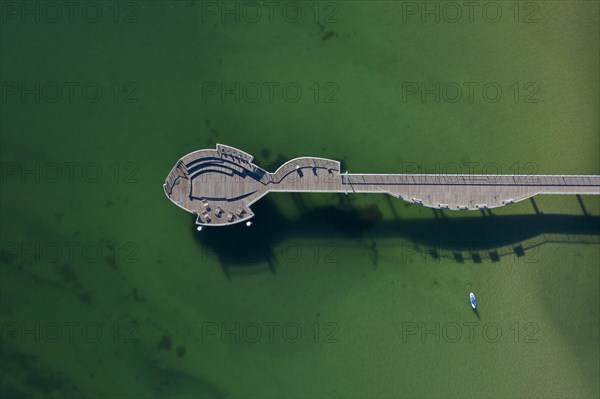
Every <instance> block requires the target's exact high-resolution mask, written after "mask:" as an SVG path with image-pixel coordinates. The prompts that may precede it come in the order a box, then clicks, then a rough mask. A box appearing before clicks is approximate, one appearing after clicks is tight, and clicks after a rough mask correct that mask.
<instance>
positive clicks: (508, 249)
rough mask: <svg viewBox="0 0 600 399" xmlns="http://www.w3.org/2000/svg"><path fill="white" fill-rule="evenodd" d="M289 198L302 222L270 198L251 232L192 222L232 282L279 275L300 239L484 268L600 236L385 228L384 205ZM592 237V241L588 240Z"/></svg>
mask: <svg viewBox="0 0 600 399" xmlns="http://www.w3.org/2000/svg"><path fill="white" fill-rule="evenodd" d="M280 195H281V194H280ZM282 195H290V201H292V203H294V204H295V205H296V207H297V208H298V211H299V213H300V215H299V217H298V218H297V219H294V220H291V219H289V218H287V217H286V216H285V215H283V214H282V213H281V212H279V210H278V208H277V206H276V204H275V203H274V202H273V201H272V200H270V199H269V198H268V197H265V198H262V199H261V200H260V201H258V202H257V203H255V204H254V205H253V206H252V209H253V211H254V213H255V215H256V216H255V218H254V224H253V225H252V226H251V227H246V225H245V224H243V223H240V224H236V225H232V226H227V227H216V228H208V229H206V230H203V231H201V232H198V231H196V229H195V226H194V223H193V221H194V220H195V219H190V228H191V229H193V230H192V232H193V234H194V237H195V239H196V241H197V243H198V245H199V247H200V248H202V250H203V251H206V252H208V253H209V254H210V256H215V257H216V258H217V259H218V260H219V262H220V264H221V266H222V268H223V271H224V272H225V274H226V275H227V276H228V277H231V274H236V275H237V274H247V273H256V272H264V271H265V269H266V268H265V267H264V265H265V264H267V265H268V269H269V270H270V271H271V272H272V273H274V274H276V273H277V261H278V259H277V258H278V255H280V254H279V252H280V251H276V250H275V248H276V247H277V246H281V245H282V244H286V243H287V244H286V245H288V246H289V248H288V249H289V250H290V251H291V253H292V256H293V251H294V245H293V244H292V245H291V246H290V244H289V243H290V242H293V240H294V239H297V240H310V239H313V240H322V241H323V242H333V243H336V245H337V246H338V247H341V248H343V247H344V246H345V245H347V246H357V245H358V246H362V247H364V248H365V250H367V251H370V253H371V256H370V258H371V261H372V263H373V265H375V266H376V265H377V262H378V251H379V250H378V246H377V240H379V239H385V238H402V239H405V240H408V241H409V242H410V243H411V245H412V250H415V251H418V252H419V253H420V254H422V255H423V254H424V255H425V256H428V257H430V258H432V259H434V260H439V259H440V257H442V258H448V260H450V261H453V262H457V263H465V262H472V263H482V262H483V261H484V260H485V261H491V262H498V261H499V260H500V258H501V257H502V256H507V255H512V256H516V257H522V256H525V253H526V251H530V250H532V248H534V247H537V246H539V245H542V244H543V243H544V242H541V243H539V242H533V243H532V242H531V241H532V239H535V238H536V237H538V236H540V235H545V234H554V235H559V236H564V237H565V240H564V241H560V242H567V243H583V242H585V243H589V236H590V235H591V236H600V217H598V216H590V215H589V214H588V215H551V214H544V213H541V212H538V213H536V214H526V215H503V216H498V215H494V214H492V213H491V212H489V213H486V214H482V215H478V216H477V217H473V216H468V217H446V216H444V215H443V214H440V213H438V214H436V217H435V218H432V219H402V218H401V217H400V216H399V215H398V213H397V212H396V213H394V219H391V220H383V217H382V214H381V211H380V210H379V208H378V206H377V205H370V206H366V207H356V206H353V205H352V204H351V202H350V201H347V199H345V198H341V199H340V205H337V206H325V207H318V208H311V207H309V206H306V205H305V204H304V203H303V202H302V200H301V198H298V197H297V195H298V194H282ZM342 197H345V196H342ZM394 212H395V211H394ZM584 236H587V237H588V241H585V240H583V238H584ZM533 241H535V240H533ZM594 242H595V243H597V242H598V241H596V240H594ZM286 250H287V249H286ZM276 255H277V256H276ZM366 259H369V257H367V258H366Z"/></svg>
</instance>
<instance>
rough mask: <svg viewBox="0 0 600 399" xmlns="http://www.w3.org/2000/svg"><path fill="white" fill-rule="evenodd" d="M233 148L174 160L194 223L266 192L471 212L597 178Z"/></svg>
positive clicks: (586, 186) (225, 217) (223, 218)
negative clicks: (279, 158)
mask: <svg viewBox="0 0 600 399" xmlns="http://www.w3.org/2000/svg"><path fill="white" fill-rule="evenodd" d="M252 159H253V157H252V156H251V155H249V154H247V153H245V152H243V151H241V150H238V149H236V148H233V147H229V146H226V145H222V144H217V148H216V150H212V149H210V150H199V151H195V152H192V153H191V154H188V155H186V156H184V157H183V158H181V159H180V160H179V161H178V162H177V164H176V165H175V166H174V167H173V169H172V170H171V172H170V173H169V175H168V176H167V179H166V181H165V184H164V190H165V194H166V195H167V197H169V199H170V200H171V201H172V202H173V203H175V204H176V205H177V206H179V207H181V208H183V209H185V210H186V211H188V212H191V213H193V214H195V215H197V220H196V223H197V224H198V225H200V226H226V225H230V224H234V223H240V222H246V221H248V220H249V219H250V218H252V217H253V216H254V214H253V213H252V211H251V209H250V205H252V204H253V203H254V202H256V201H258V200H259V199H260V198H261V197H262V196H264V195H265V194H267V193H268V192H335V193H346V194H352V193H385V194H389V195H392V196H394V197H397V198H400V199H403V200H405V201H408V202H412V203H416V204H419V205H423V206H426V207H430V208H437V209H448V210H464V211H466V210H478V209H487V208H496V207H499V206H504V205H508V204H512V203H514V202H518V201H522V200H524V199H527V198H529V197H532V196H534V195H537V194H581V195H586V194H589V195H600V176H573V175H566V176H563V175H441V174H435V175H434V174H348V173H341V171H340V163H339V162H338V161H334V160H330V159H323V158H310V157H303V158H296V159H292V160H291V161H288V162H286V163H285V164H283V165H282V166H281V167H280V168H279V169H277V171H275V172H274V173H269V172H267V171H266V170H264V169H262V168H260V167H259V166H256V165H254V164H253V163H252Z"/></svg>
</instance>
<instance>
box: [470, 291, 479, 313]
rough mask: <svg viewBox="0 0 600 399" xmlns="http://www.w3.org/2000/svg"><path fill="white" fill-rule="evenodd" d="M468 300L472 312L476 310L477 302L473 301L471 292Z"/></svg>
mask: <svg viewBox="0 0 600 399" xmlns="http://www.w3.org/2000/svg"><path fill="white" fill-rule="evenodd" d="M469 300H470V301H471V307H472V308H473V310H477V301H476V300H475V294H473V293H472V292H471V293H470V294H469Z"/></svg>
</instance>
